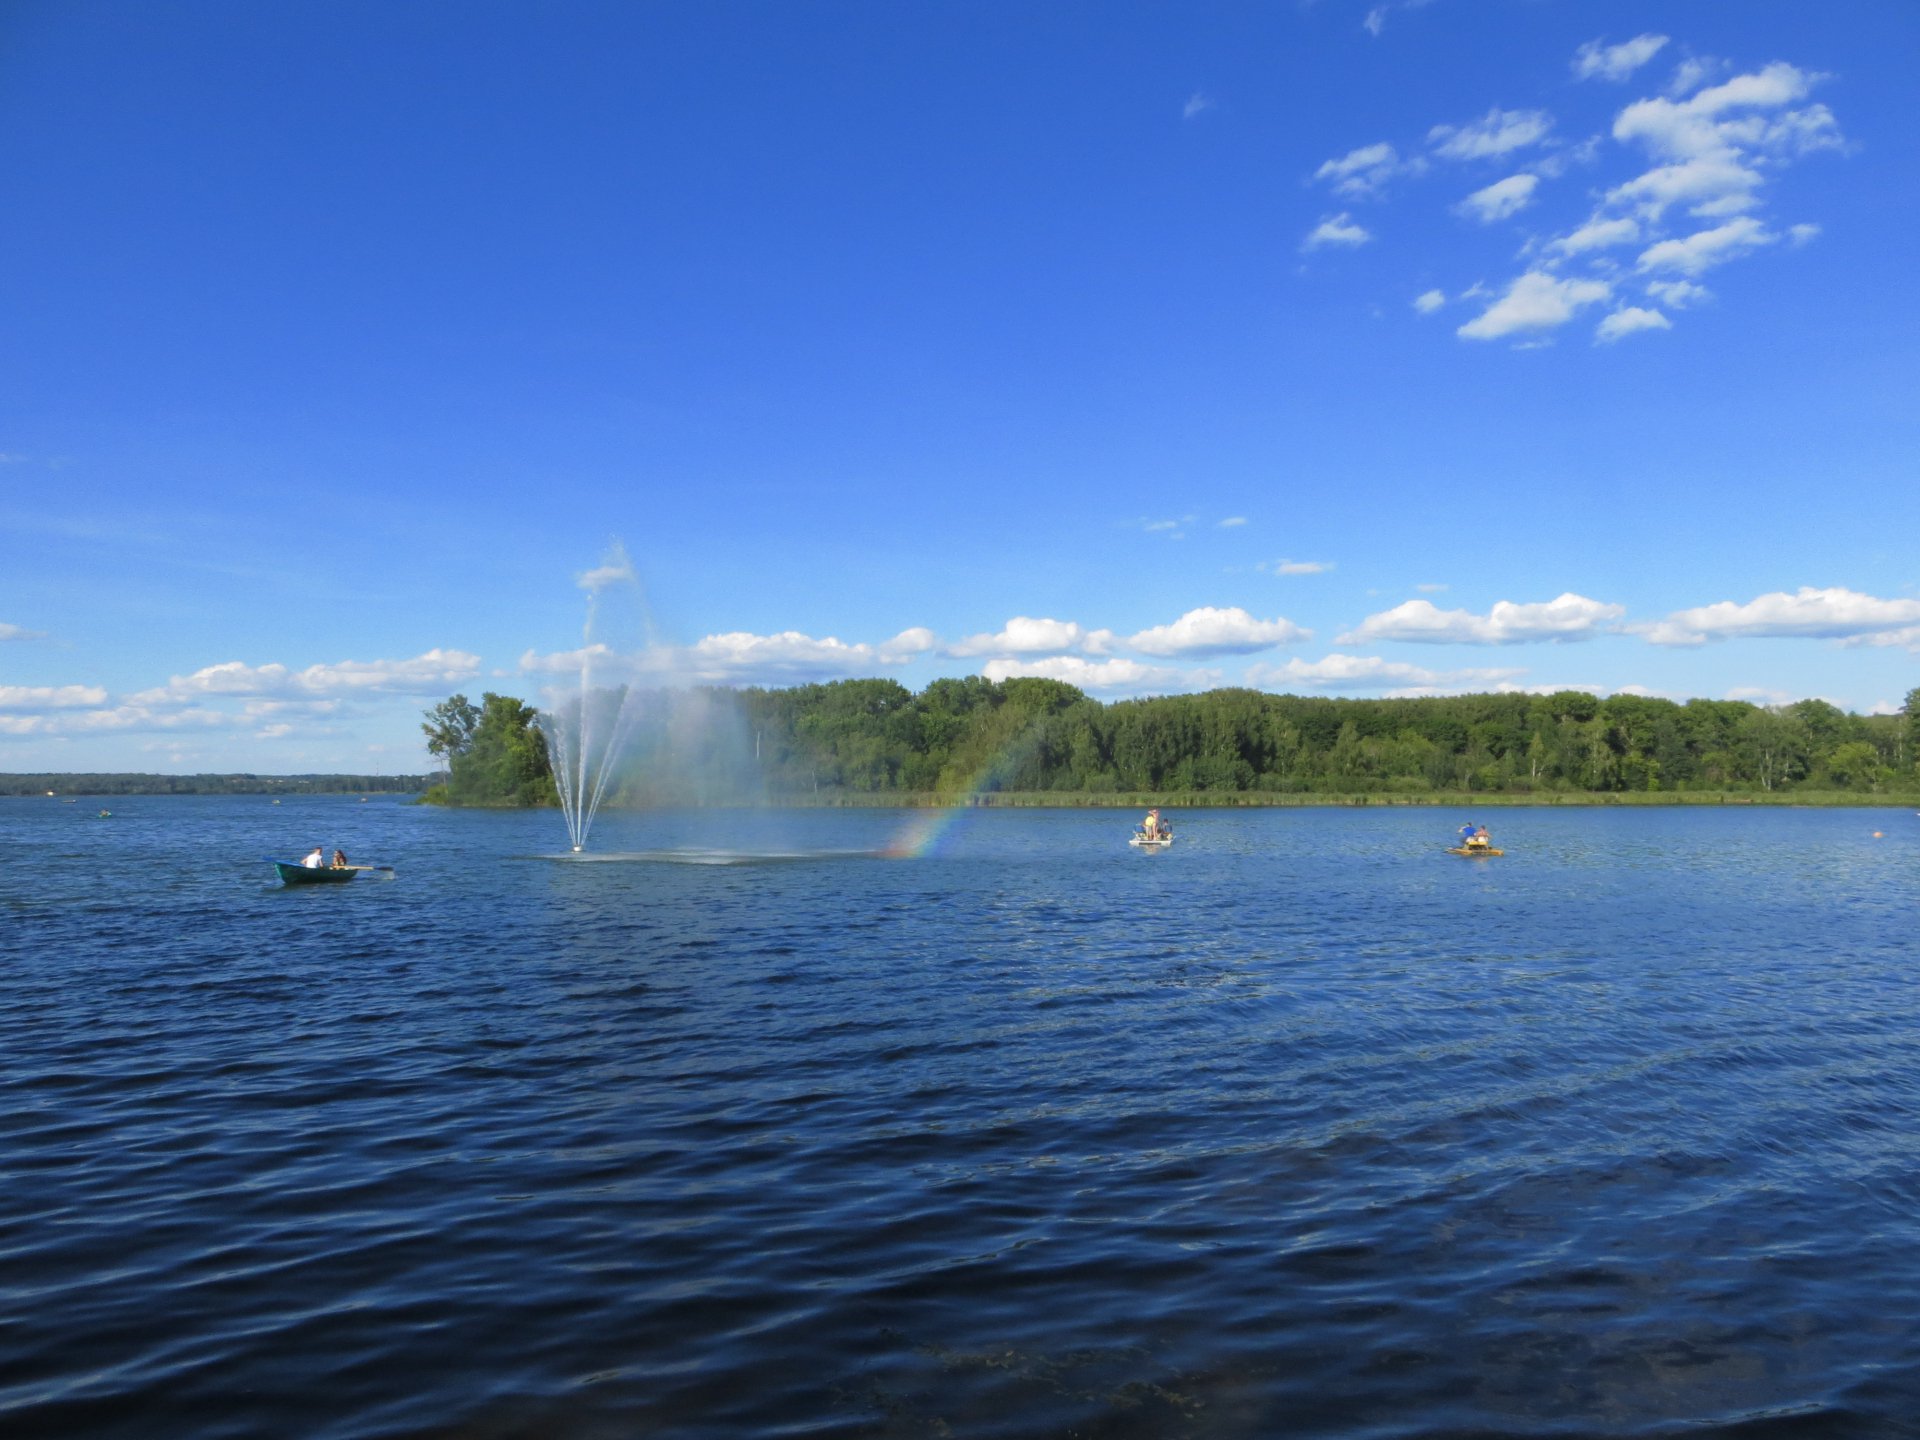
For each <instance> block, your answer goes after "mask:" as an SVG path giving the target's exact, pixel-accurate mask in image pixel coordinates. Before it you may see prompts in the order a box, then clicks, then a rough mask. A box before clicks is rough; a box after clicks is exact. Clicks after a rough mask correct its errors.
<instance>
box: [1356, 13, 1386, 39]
mask: <svg viewBox="0 0 1920 1440" xmlns="http://www.w3.org/2000/svg"><path fill="white" fill-rule="evenodd" d="M1360 23H1361V24H1362V25H1364V26H1366V28H1367V33H1368V34H1369V35H1372V36H1374V37H1375V38H1376V39H1377V38H1378V37H1379V35H1380V32H1381V31H1382V30H1384V29H1386V28H1387V7H1386V6H1384V5H1376V6H1374V7H1373V8H1372V9H1371V10H1369V11H1367V18H1366V19H1364V20H1362V21H1361V22H1360Z"/></svg>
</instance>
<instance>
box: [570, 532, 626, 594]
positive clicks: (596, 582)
mask: <svg viewBox="0 0 1920 1440" xmlns="http://www.w3.org/2000/svg"><path fill="white" fill-rule="evenodd" d="M639 583H640V577H639V576H638V575H636V574H635V573H634V569H633V561H632V560H630V559H628V558H627V547H626V546H624V545H622V544H621V543H620V542H619V541H618V540H616V541H614V542H613V544H612V545H610V546H608V547H607V558H606V559H604V560H602V561H601V562H600V564H599V565H597V566H596V567H595V568H593V569H592V570H589V571H587V572H586V573H585V574H583V575H577V576H575V577H574V584H576V585H578V586H579V587H580V588H581V589H582V590H585V591H587V592H588V593H589V594H593V595H597V594H599V593H600V592H601V591H602V590H604V589H606V588H607V587H608V586H609V585H620V584H628V585H637V584H639Z"/></svg>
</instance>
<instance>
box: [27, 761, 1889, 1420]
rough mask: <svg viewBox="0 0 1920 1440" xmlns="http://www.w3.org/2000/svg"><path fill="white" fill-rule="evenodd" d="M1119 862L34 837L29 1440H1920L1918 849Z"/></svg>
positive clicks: (1269, 856)
mask: <svg viewBox="0 0 1920 1440" xmlns="http://www.w3.org/2000/svg"><path fill="white" fill-rule="evenodd" d="M102 806H105V807H107V808H110V809H111V810H112V811H113V816H112V818H111V819H99V818H97V817H96V815H95V812H96V811H97V810H98V809H100V808H101V807H102ZM1135 818H1137V817H1135V816H1134V815H1133V814H1132V813H1131V812H1114V811H1105V812H1102V811H1082V810H1074V811H1036V810H1018V811H994V810H982V811H968V812H964V813H958V814H955V815H951V816H948V815H939V816H927V815H925V814H921V815H909V814H905V813H903V812H898V811H866V810H857V811H838V810H804V811H774V812H731V811H711V812H685V813H671V814H667V815H663V816H639V815H635V814H631V813H618V814H611V815H608V814H603V815H602V816H601V817H600V819H599V821H598V823H597V824H596V826H595V828H594V831H593V834H592V837H591V840H590V844H589V860H588V862H587V863H580V862H577V861H573V860H570V859H568V858H564V857H561V856H559V855H558V854H557V853H556V852H560V851H564V850H565V849H566V844H565V838H564V837H565V831H564V828H563V825H562V821H561V817H560V816H559V815H558V814H557V813H555V812H550V811H549V812H536V813H489V812H466V811H446V810H437V809H427V808H421V807H417V806H412V805H409V804H406V803H404V802H402V801H398V800H395V799H392V798H384V797H383V798H375V799H373V800H371V801H369V802H365V803H360V802H357V801H356V800H354V799H352V798H341V797H313V798H301V799H289V800H287V801H286V802H285V803H284V804H277V805H276V804H272V803H271V802H270V801H268V800H267V799H265V798H264V797H252V796H247V797H237V798H236V797H219V798H212V797H208V798H196V797H182V798H159V797H154V798H149V797H138V796H126V797H111V798H107V799H89V798H85V797H83V798H81V799H80V801H79V802H78V803H77V804H63V803H62V802H61V801H60V800H58V799H52V800H49V799H7V800H0V856H4V857H5V861H6V864H5V868H4V870H0V1085H3V1086H4V1105H3V1106H0V1255H4V1264H0V1430H4V1431H5V1432H6V1433H7V1434H10V1435H21V1436H76V1435H88V1436H126V1437H135V1436H138V1437H152V1436H193V1437H219V1436H236V1437H239V1436H246V1437H257V1436H275V1437H280V1436H293V1435H299V1436H316V1437H343V1440H344V1437H368V1436H419V1437H429V1436H431V1437H456V1436H458V1437H509V1436H512V1437H520V1436H526V1437H534V1436H538V1437H568V1440H573V1437H579V1440H587V1437H592V1440H600V1437H612V1436H639V1435H645V1436H648V1437H662V1436H673V1437H722V1436H726V1437H736V1436H749V1435H750V1436H848V1437H854V1436H889V1437H892V1436H901V1437H920V1436H948V1435H951V1436H968V1437H971V1436H1066V1435H1077V1436H1100V1437H1166V1436H1195V1437H1267V1436H1280V1435H1285V1436H1290V1437H1291V1436H1367V1437H1400V1436H1435V1437H1438V1436H1469V1435H1485V1434H1501V1435H1617V1436H1629V1435H1631V1436H1649V1435H1668V1434H1673V1435H1681V1434H1685V1435H1701V1434H1707V1435H1727V1436H1734V1435H1737V1436H1754V1437H1762V1436H1764V1437H1776V1436H1802V1435H1813V1436H1835V1437H1857V1436H1873V1435H1913V1434H1916V1433H1920V1430H1916V1429H1915V1420H1914V1417H1915V1416H1916V1415H1920V1324H1917V1323H1916V1317H1920V1026H1917V1025H1916V1021H1917V1020H1920V965H1917V964H1916V961H1917V960H1920V943H1917V936H1920V926H1917V925H1916V907H1915V900H1916V896H1917V895H1920V818H1917V817H1916V816H1915V815H1914V813H1913V811H1912V808H1911V807H1908V808H1906V809H1888V810H1841V811H1822V810H1810V811H1799V810H1785V809H1744V808H1742V809H1706V808H1700V809H1671V810H1668V809H1659V810H1647V809H1635V810H1619V809H1604V808H1594V809H1588V808H1579V809H1571V808H1570V809H1552V810H1547V809H1541V810H1496V811H1489V812H1487V813H1485V814H1483V815H1473V814H1466V813H1462V814H1454V813H1452V812H1447V811H1438V810H1408V809H1394V810H1379V809H1327V810H1292V809H1289V810H1259V811H1194V812H1186V813H1181V814H1177V815H1174V816H1172V817H1171V818H1172V819H1173V820H1174V823H1175V825H1176V828H1177V833H1178V841H1177V843H1176V844H1175V846H1174V847H1173V848H1172V849H1171V850H1170V851H1167V852H1165V853H1158V854H1156V853H1151V852H1146V853H1143V852H1140V851H1136V850H1130V849H1129V848H1128V846H1127V845H1126V843H1125V842H1126V838H1127V835H1128V833H1129V830H1130V828H1131V825H1132V823H1133V821H1134V820H1135ZM1467 819H1483V820H1486V821H1487V822H1488V823H1489V825H1490V826H1491V827H1492V829H1493V832H1494V840H1495V843H1496V844H1499V845H1501V846H1503V847H1504V848H1505V850H1506V852H1507V853H1506V855H1505V856H1504V857H1502V858H1499V859H1493V860H1464V859H1458V858H1455V857H1452V856H1449V855H1447V854H1445V853H1444V851H1443V849H1442V847H1443V846H1444V845H1445V844H1447V843H1449V839H1450V836H1451V833H1452V831H1453V829H1454V828H1455V827H1457V826H1458V825H1459V824H1460V823H1461V822H1462V821H1463V820H1467ZM1876 830H1879V831H1882V832H1884V835H1883V837H1882V838H1877V839H1876V838H1874V835H1873V832H1874V831H1876ZM315 844H321V845H324V846H326V847H327V848H328V850H329V851H331V849H332V848H333V847H334V846H336V845H338V846H342V847H344V848H345V849H346V850H347V852H348V853H349V854H350V855H351V856H352V857H353V859H355V860H356V861H365V862H374V863H383V864H390V865H392V866H393V867H394V873H393V876H392V878H391V879H373V878H364V877H363V878H362V879H359V880H356V881H355V882H354V883H352V884H349V885H344V886H322V887H308V888H297V889H284V888H282V887H281V886H280V885H279V884H278V883H277V881H275V879H274V877H273V872H272V869H271V867H270V866H269V865H268V864H267V863H265V860H264V858H263V857H267V856H280V857H283V858H288V859H292V858H295V857H297V856H298V855H299V854H300V853H302V852H303V851H305V850H307V849H309V848H311V847H312V846H313V845H315ZM889 852H891V853H889Z"/></svg>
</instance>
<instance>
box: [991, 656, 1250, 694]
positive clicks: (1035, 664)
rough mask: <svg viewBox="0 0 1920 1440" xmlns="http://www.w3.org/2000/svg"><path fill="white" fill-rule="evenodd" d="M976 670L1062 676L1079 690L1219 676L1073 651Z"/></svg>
mask: <svg viewBox="0 0 1920 1440" xmlns="http://www.w3.org/2000/svg"><path fill="white" fill-rule="evenodd" d="M980 673H981V674H982V675H984V676H986V677H987V679H989V680H993V681H1000V680H1014V679H1019V678H1022V677H1026V676H1037V677H1039V678H1040V679H1043V680H1063V681H1065V682H1066V683H1067V684H1069V685H1074V686H1078V687H1079V688H1080V689H1082V690H1148V689H1158V690H1179V689H1193V688H1195V687H1198V686H1203V685H1207V684H1211V683H1214V682H1217V681H1218V679H1219V673H1218V672H1217V671H1211V670H1168V669H1165V668H1162V667H1160V666H1155V665H1143V664H1141V663H1140V661H1138V660H1119V659H1115V660H1083V659H1081V658H1080V657H1079V656H1077V655H1056V656H1054V657H1052V658H1050V659H1046V660H989V661H988V662H987V663H986V664H985V665H983V666H981V667H980Z"/></svg>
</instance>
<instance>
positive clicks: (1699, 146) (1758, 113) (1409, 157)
mask: <svg viewBox="0 0 1920 1440" xmlns="http://www.w3.org/2000/svg"><path fill="white" fill-rule="evenodd" d="M1669 43H1670V41H1669V39H1668V37H1667V36H1665V35H1652V34H1648V35H1638V36H1635V37H1633V38H1632V39H1629V40H1624V41H1620V42H1618V43H1614V44H1609V43H1607V42H1606V41H1604V40H1592V41H1589V42H1587V43H1586V44H1584V45H1582V46H1581V47H1580V49H1579V50H1578V51H1577V52H1576V53H1575V55H1574V57H1573V60H1572V62H1571V67H1570V68H1571V73H1572V76H1573V79H1574V80H1575V81H1576V82H1594V83H1599V84H1624V83H1626V82H1629V81H1631V80H1633V79H1634V78H1635V77H1636V76H1637V75H1639V74H1640V73H1641V72H1642V71H1643V70H1644V69H1645V67H1647V66H1649V65H1651V64H1652V63H1653V62H1654V61H1655V60H1656V59H1657V58H1658V57H1659V56H1660V55H1661V54H1662V52H1663V51H1665V49H1666V47H1667V46H1668V45H1669ZM1730 69H1731V67H1730V66H1728V65H1726V64H1725V63H1723V62H1721V61H1717V60H1713V59H1709V58H1703V57H1690V58H1688V59H1685V60H1683V61H1682V62H1680V64H1679V65H1678V66H1677V67H1676V68H1675V69H1674V70H1673V72H1672V73H1671V75H1670V76H1669V77H1668V82H1667V84H1666V86H1665V89H1664V92H1663V93H1659V94H1653V95H1648V96H1645V97H1643V98H1641V99H1638V100H1634V101H1632V102H1631V103H1629V104H1627V105H1625V106H1624V107H1622V108H1621V109H1619V111H1618V112H1617V113H1616V114H1615V116H1614V118H1613V122H1612V125H1611V127H1610V130H1609V131H1608V133H1607V134H1606V135H1604V136H1593V137H1591V138H1589V139H1586V140H1582V141H1578V142H1573V141H1568V140H1566V139H1563V138H1561V137H1560V136H1559V135H1558V134H1557V133H1556V124H1555V119H1554V117H1553V116H1552V115H1551V114H1549V113H1548V112H1547V111H1545V110H1537V109H1523V110H1507V109H1501V108H1499V107H1498V106H1496V107H1495V108H1493V109H1492V110H1490V111H1488V113H1487V114H1486V115H1485V116H1483V117H1481V118H1479V119H1476V120H1472V121H1469V122H1466V123H1463V124H1454V125H1436V126H1434V127H1432V128H1431V129H1430V130H1429V131H1428V132H1427V135H1426V139H1425V142H1424V145H1423V146H1421V147H1419V148H1417V149H1415V150H1413V151H1411V152H1409V153H1405V154H1403V153H1402V152H1401V150H1400V149H1399V148H1398V147H1396V146H1395V145H1394V144H1392V143H1391V142H1388V141H1377V142H1374V143H1372V144H1368V145H1363V146H1360V147H1358V148H1356V149H1354V150H1350V151H1348V152H1347V153H1346V154H1344V155H1340V156H1335V157H1333V158H1331V159H1328V160H1327V161H1325V162H1324V163H1323V164H1321V165H1320V167H1319V168H1318V169H1317V170H1316V171H1315V172H1314V174H1313V177H1312V178H1313V181H1314V183H1316V184H1321V185H1325V186H1326V187H1327V189H1328V190H1329V191H1330V192H1331V193H1332V194H1333V195H1334V196H1335V197H1337V198H1339V199H1341V200H1344V201H1347V202H1349V207H1348V208H1345V209H1341V210H1339V211H1337V212H1335V213H1331V214H1327V215H1324V216H1322V217H1321V219H1320V220H1319V222H1318V223H1317V224H1316V225H1315V226H1314V227H1313V228H1312V229H1311V230H1310V231H1309V232H1308V233H1307V235H1306V237H1305V239H1304V240H1303V241H1302V242H1301V247H1300V248H1301V249H1302V251H1304V252H1307V253H1312V252H1316V251H1322V250H1328V249H1354V248H1356V247H1359V246H1362V245H1366V244H1368V243H1369V242H1371V241H1372V240H1373V239H1374V235H1373V232H1372V231H1370V230H1369V229H1368V228H1367V226H1366V224H1364V223H1363V222H1362V221H1360V220H1358V219H1356V218H1355V210H1354V209H1353V208H1352V207H1353V206H1357V205H1362V204H1367V203H1378V202H1381V201H1383V200H1386V199H1387V198H1389V196H1390V195H1391V193H1392V192H1393V191H1394V190H1395V189H1396V188H1398V187H1399V186H1400V185H1401V184H1402V183H1403V182H1406V181H1410V180H1413V179H1416V178H1418V177H1422V176H1426V175H1429V174H1433V173H1446V174H1451V173H1454V172H1455V171H1457V170H1459V169H1462V168H1464V169H1467V170H1468V171H1472V170H1474V169H1479V170H1481V171H1482V173H1485V171H1486V170H1487V169H1493V170H1494V172H1495V173H1494V175H1493V177H1492V178H1491V179H1489V180H1487V181H1486V183H1484V184H1479V185H1478V186H1476V188H1474V189H1472V190H1470V191H1468V192H1467V193H1466V194H1464V195H1463V196H1461V197H1460V198H1459V199H1458V200H1456V201H1455V202H1454V203H1453V205H1452V207H1451V208H1452V211H1453V213H1454V214H1455V215H1456V216H1458V217H1460V218H1461V219H1463V220H1465V221H1466V222H1467V223H1468V224H1470V225H1472V226H1475V227H1487V226H1496V225H1502V224H1504V223H1506V222H1509V221H1513V220H1514V219H1515V217H1518V216H1521V215H1523V214H1527V213H1528V212H1531V211H1533V210H1534V209H1535V207H1536V205H1538V204H1539V202H1540V201H1541V199H1542V197H1543V195H1544V194H1545V193H1546V191H1547V189H1548V186H1549V185H1550V184H1551V182H1553V181H1555V180H1558V179H1560V178H1561V177H1562V176H1563V175H1565V174H1567V173H1568V172H1569V171H1570V170H1572V169H1574V168H1575V167H1580V168H1585V167H1589V166H1593V165H1597V164H1599V163H1601V162H1602V161H1603V160H1604V159H1605V158H1606V157H1607V155H1609V154H1611V153H1616V152H1617V153H1624V154H1626V155H1630V156H1633V157H1635V158H1636V164H1637V166H1638V167H1639V168H1638V171H1637V173H1634V174H1632V175H1631V177H1630V178H1628V179H1625V180H1622V181H1620V182H1619V183H1617V184H1613V185H1611V186H1607V187H1603V188H1600V189H1598V190H1597V191H1594V192H1592V194H1593V197H1594V198H1593V203H1592V205H1591V207H1590V208H1589V209H1588V210H1587V213H1586V214H1584V215H1583V216H1581V217H1580V218H1578V219H1577V220H1574V221H1572V222H1571V223H1567V224H1563V225H1561V226H1558V227H1549V228H1546V229H1543V230H1534V231H1530V232H1529V233H1527V234H1526V235H1525V237H1524V244H1523V246H1522V249H1521V255H1522V257H1523V260H1524V268H1523V269H1522V271H1521V273H1520V274H1518V275H1516V276H1513V277H1512V278H1510V279H1509V280H1507V281H1506V282H1504V284H1502V285H1500V286H1498V287H1488V286H1486V285H1484V284H1481V283H1478V282H1476V283H1474V284H1471V285H1468V286H1466V287H1464V288H1462V289H1461V290H1460V291H1458V293H1456V294H1455V295H1453V296H1451V297H1450V296H1449V295H1448V294H1447V292H1446V291H1445V290H1442V289H1438V288H1429V289H1427V290H1425V291H1423V292H1421V293H1420V294H1419V295H1418V296H1417V297H1416V298H1415V299H1414V300H1413V302H1412V303H1413V307H1414V309H1415V310H1417V311H1419V312H1420V313H1421V314H1423V315H1431V314H1433V313H1435V312H1437V311H1439V310H1441V309H1443V308H1445V307H1446V306H1448V305H1450V304H1454V303H1462V302H1464V303H1468V304H1477V305H1478V313H1477V314H1474V315H1472V316H1471V317H1470V318H1467V319H1465V320H1464V321H1462V322H1461V323H1460V324H1459V325H1458V326H1456V329H1455V333H1456V334H1458V335H1459V336H1460V337H1461V338H1462V339H1466V340H1496V339H1503V338H1514V339H1517V340H1519V341H1522V342H1537V341H1539V340H1540V339H1542V338H1543V337H1546V336H1550V335H1551V334H1552V333H1553V332H1555V331H1557V330H1559V329H1560V328H1561V327H1563V326H1565V325H1567V324H1569V323H1571V322H1572V321H1574V320H1575V319H1576V318H1577V317H1579V316H1581V315H1582V314H1584V313H1588V312H1594V313H1597V314H1598V315H1599V317H1600V318H1599V320H1598V321H1597V323H1596V325H1595V328H1594V339H1595V341H1596V343H1600V344H1612V343H1616V342H1618V341H1620V340H1622V339H1625V338H1626V337H1627V336H1630V335H1636V334H1641V333H1645V332H1649V331H1658V330H1670V329H1672V328H1673V321H1672V318H1671V315H1670V313H1669V312H1672V311H1679V310H1684V309H1687V308H1689V307H1691V306H1694V305H1698V304H1699V303H1701V302H1702V301H1704V300H1707V299H1709V298H1710V297H1711V292H1710V291H1709V290H1708V289H1707V288H1706V286H1704V285H1702V284H1701V283H1700V281H1701V277H1702V276H1704V275H1706V274H1708V273H1709V272H1710V271H1713V270H1715V269H1717V268H1719V267H1720V266H1723V265H1727V264H1729V263H1732V262H1734V261H1737V260H1741V259H1744V258H1746V257H1749V256H1752V255H1755V254H1758V253H1760V252H1762V251H1764V250H1766V249H1768V248H1770V247H1776V246H1781V245H1785V246H1786V247H1788V248H1792V247H1796V246H1801V245H1805V244H1807V243H1808V242H1810V241H1811V240H1813V239H1814V238H1816V237H1817V236H1818V235H1819V233H1820V227H1819V226H1818V225H1816V224H1812V223H1810V222H1800V223H1796V224H1791V225H1787V226H1785V227H1779V226H1776V225H1775V224H1773V223H1770V222H1769V221H1768V220H1767V219H1765V218H1764V217H1763V214H1762V212H1763V210H1764V204H1763V194H1764V191H1765V189H1766V186H1767V183H1768V181H1769V179H1770V178H1771V176H1773V175H1774V174H1777V173H1778V172H1779V171H1780V170H1782V169H1784V168H1785V167H1786V166H1788V165H1790V164H1792V163H1793V162H1795V161H1798V160H1800V159H1803V158H1804V157H1806V156H1809V155H1813V154H1816V153H1818V152H1821V151H1831V150H1839V149H1843V148H1844V145H1845V142H1844V139H1843V137H1842V135H1841V132H1840V127H1839V124H1838V122H1837V121H1836V120H1835V118H1834V115H1833V112H1832V111H1831V110H1830V109H1828V107H1827V106H1826V105H1824V104H1821V103H1819V102H1817V101H1814V100H1812V99H1811V98H1810V96H1811V94H1812V91H1813V89H1814V87H1815V86H1816V85H1818V84H1819V83H1820V82H1821V81H1822V80H1824V79H1825V78H1827V77H1825V76H1823V75H1820V74H1817V73H1814V72H1810V71H1806V70H1801V69H1799V68H1797V67H1795V66H1793V65H1790V64H1787V63H1785V62H1783V61H1775V62H1773V63H1771V64H1768V65H1765V66H1763V67H1761V68H1759V69H1757V70H1752V71H1748V72H1745V73H1740V74H1728V71H1729V70H1730ZM1723 75H1724V76H1725V77H1726V78H1724V79H1721V78H1718V77H1720V76H1723ZM1716 80H1717V83H1709V82H1713V81H1716ZM1608 139H1611V140H1612V141H1613V142H1614V145H1615V147H1616V152H1609V151H1607V150H1606V148H1605V146H1606V141H1607V140H1608ZM1500 171H1505V172H1506V173H1504V174H1502V173H1499V172H1500Z"/></svg>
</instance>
